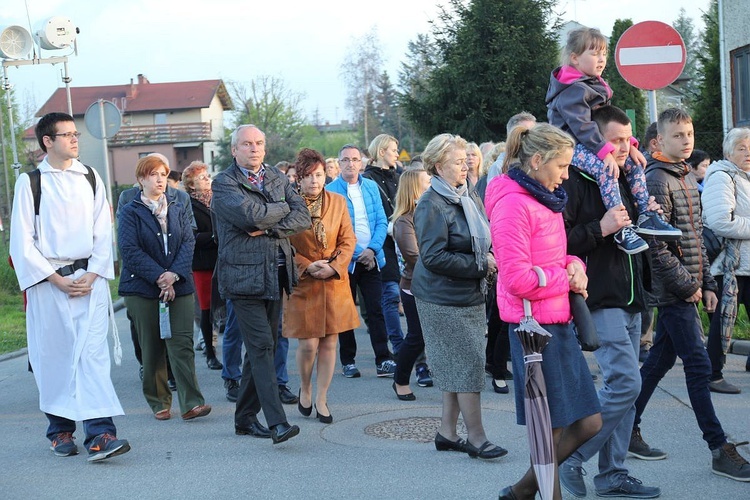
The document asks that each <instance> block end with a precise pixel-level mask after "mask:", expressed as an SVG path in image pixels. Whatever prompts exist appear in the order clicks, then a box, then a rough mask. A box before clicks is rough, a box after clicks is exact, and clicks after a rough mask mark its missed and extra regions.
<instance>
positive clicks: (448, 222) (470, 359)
mask: <svg viewBox="0 0 750 500" xmlns="http://www.w3.org/2000/svg"><path fill="white" fill-rule="evenodd" d="M423 158H424V167H425V170H427V172H428V173H430V174H432V176H433V177H432V180H431V181H430V188H429V189H428V190H427V191H426V192H425V194H424V195H423V196H422V197H421V198H420V199H419V203H418V204H417V208H416V210H415V212H414V227H415V230H416V234H417V243H418V246H419V260H418V261H417V264H416V266H415V267H414V273H413V276H412V286H411V292H412V294H413V295H414V297H415V299H416V303H417V310H418V312H419V319H420V323H421V324H422V333H423V335H424V341H425V349H426V351H427V357H428V359H429V360H430V364H431V365H432V372H433V375H434V378H435V383H436V384H437V386H438V387H439V388H440V390H442V391H443V415H442V418H441V423H440V430H439V431H438V433H437V435H436V436H435V447H436V448H437V449H438V451H444V450H454V451H463V452H466V453H468V455H469V456H470V457H472V458H484V459H490V458H498V457H501V456H503V455H505V454H506V453H507V451H506V450H504V449H503V448H501V447H499V446H496V445H494V444H492V443H491V442H490V441H489V440H487V436H486V435H485V433H484V426H483V425H482V412H481V402H480V391H481V390H482V388H483V387H484V361H485V356H484V333H485V311H484V303H485V295H486V292H487V280H486V277H487V275H488V274H490V273H494V272H497V265H496V263H495V259H494V257H493V256H492V254H491V253H489V247H490V232H489V226H488V224H487V217H486V215H485V213H484V208H483V206H482V202H481V201H480V200H479V198H478V196H477V195H476V192H474V191H473V190H469V189H468V183H467V180H466V177H467V174H468V171H469V169H468V167H467V165H466V141H465V140H464V139H462V138H461V137H459V136H454V135H451V134H441V135H438V136H436V137H434V138H433V139H432V140H431V141H430V143H429V144H428V145H427V148H426V149H425V151H424V153H423ZM459 412H460V413H461V415H462V416H463V420H464V424H465V425H466V428H467V431H468V437H467V440H466V441H464V440H463V439H461V438H459V437H458V435H457V433H456V424H457V421H458V414H459Z"/></svg>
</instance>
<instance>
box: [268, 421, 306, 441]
mask: <svg viewBox="0 0 750 500" xmlns="http://www.w3.org/2000/svg"><path fill="white" fill-rule="evenodd" d="M297 434H299V427H297V426H296V425H289V424H288V423H286V422H284V423H281V424H276V425H274V426H273V427H271V441H273V444H279V443H283V442H284V441H287V440H288V439H291V438H293V437H294V436H296V435H297Z"/></svg>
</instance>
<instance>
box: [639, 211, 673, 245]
mask: <svg viewBox="0 0 750 500" xmlns="http://www.w3.org/2000/svg"><path fill="white" fill-rule="evenodd" d="M635 232H636V233H638V234H645V235H648V236H655V237H656V239H658V240H661V241H677V240H679V239H680V238H681V237H682V231H680V230H679V229H676V228H674V227H672V226H671V225H670V224H667V223H666V222H664V219H662V218H661V217H660V216H659V214H657V213H656V212H644V213H642V214H641V215H640V217H638V226H637V227H636V228H635Z"/></svg>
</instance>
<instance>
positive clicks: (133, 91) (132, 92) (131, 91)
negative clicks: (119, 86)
mask: <svg viewBox="0 0 750 500" xmlns="http://www.w3.org/2000/svg"><path fill="white" fill-rule="evenodd" d="M136 95H138V88H137V87H136V86H135V83H133V79H132V78H131V79H130V88H129V89H128V92H127V94H125V97H126V98H127V99H135V96H136Z"/></svg>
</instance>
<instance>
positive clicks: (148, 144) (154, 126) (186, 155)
mask: <svg viewBox="0 0 750 500" xmlns="http://www.w3.org/2000/svg"><path fill="white" fill-rule="evenodd" d="M70 95H71V101H72V105H73V117H74V118H75V120H76V126H77V128H78V131H79V132H81V134H82V135H81V139H80V141H81V144H80V155H81V156H80V159H81V161H82V162H83V163H85V164H87V165H90V166H92V167H94V168H96V169H97V170H99V173H100V174H101V175H102V179H105V175H104V171H103V167H104V148H103V141H102V140H99V139H96V138H95V137H93V136H92V135H91V134H90V133H89V132H88V130H87V129H86V125H85V123H84V115H85V113H86V110H87V109H88V108H89V106H91V105H92V104H93V103H96V102H97V101H98V100H99V99H104V100H106V101H110V102H112V103H113V104H114V105H115V106H116V107H117V109H119V110H120V113H121V114H122V126H121V127H120V130H119V132H118V133H117V134H116V135H115V136H114V137H113V138H111V139H109V140H108V141H107V146H108V147H107V154H108V155H109V166H110V175H111V182H112V185H113V187H116V186H121V185H131V184H133V183H134V182H135V164H136V163H137V161H138V159H139V158H141V157H142V156H145V155H147V154H149V153H161V154H163V155H165V156H166V157H167V158H168V159H169V164H170V168H171V169H172V170H179V171H182V170H184V169H185V167H187V166H188V165H189V164H190V163H191V162H192V161H196V160H198V161H203V162H205V163H207V164H208V165H209V166H211V165H212V160H213V159H214V156H215V155H216V154H217V142H218V141H219V140H220V139H222V138H223V137H224V111H228V110H231V109H232V108H233V105H232V100H231V99H230V97H229V94H228V92H227V89H226V87H225V85H224V82H223V81H222V80H201V81H194V82H168V83H151V82H149V81H148V79H147V78H146V77H145V76H144V75H138V79H137V80H136V81H134V80H132V79H131V81H130V83H129V84H125V85H108V86H101V87H71V88H70ZM53 111H60V112H65V113H67V112H68V101H67V95H66V91H65V88H59V89H57V90H56V91H55V92H54V93H53V94H52V96H51V97H50V98H49V99H48V100H47V102H46V103H45V104H44V105H43V106H42V107H41V108H40V109H39V111H38V112H37V114H36V116H38V117H41V116H44V115H45V114H47V113H50V112H53ZM30 138H31V139H33V128H32V129H31V137H30ZM34 142H35V141H34ZM211 169H212V170H213V167H211Z"/></svg>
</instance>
